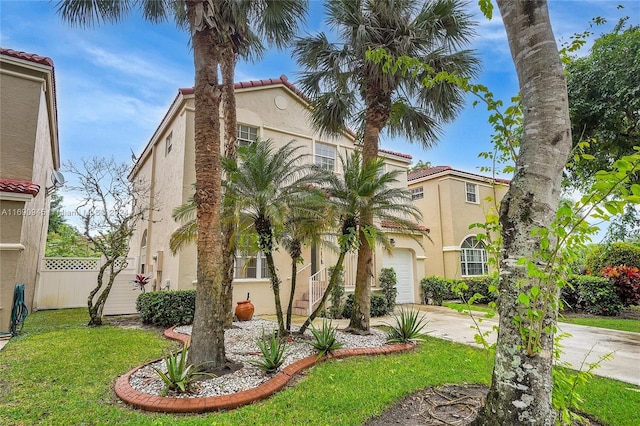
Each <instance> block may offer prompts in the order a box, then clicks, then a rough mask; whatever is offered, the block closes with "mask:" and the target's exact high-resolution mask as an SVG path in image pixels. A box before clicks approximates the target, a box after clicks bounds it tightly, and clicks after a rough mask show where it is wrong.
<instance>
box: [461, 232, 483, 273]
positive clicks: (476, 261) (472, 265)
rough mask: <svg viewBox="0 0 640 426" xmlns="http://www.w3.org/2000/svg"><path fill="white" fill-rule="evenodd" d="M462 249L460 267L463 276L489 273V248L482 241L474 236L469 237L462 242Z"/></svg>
mask: <svg viewBox="0 0 640 426" xmlns="http://www.w3.org/2000/svg"><path fill="white" fill-rule="evenodd" d="M460 249H461V250H460V269H461V271H462V276H463V277H464V276H470V275H486V274H488V273H489V265H487V259H488V256H487V250H486V249H485V247H484V243H483V242H482V241H480V240H478V239H477V238H476V237H474V236H471V237H468V238H467V239H465V240H464V241H463V242H462V244H461V245H460Z"/></svg>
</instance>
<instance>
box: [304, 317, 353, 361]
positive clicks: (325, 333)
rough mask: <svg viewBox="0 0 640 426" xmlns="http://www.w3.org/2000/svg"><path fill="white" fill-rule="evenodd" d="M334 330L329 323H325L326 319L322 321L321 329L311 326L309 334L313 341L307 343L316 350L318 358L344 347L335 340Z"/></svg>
mask: <svg viewBox="0 0 640 426" xmlns="http://www.w3.org/2000/svg"><path fill="white" fill-rule="evenodd" d="M336 330H337V329H336V328H333V327H331V321H327V320H326V319H325V320H323V321H322V328H321V329H317V328H316V327H315V326H314V325H313V324H311V334H313V337H314V339H315V341H313V342H308V343H309V344H310V345H311V346H313V347H314V348H316V350H317V351H318V358H320V357H322V356H324V355H327V354H329V353H331V352H333V351H335V350H336V349H340V348H341V347H343V346H344V344H343V343H340V342H338V340H337V339H336Z"/></svg>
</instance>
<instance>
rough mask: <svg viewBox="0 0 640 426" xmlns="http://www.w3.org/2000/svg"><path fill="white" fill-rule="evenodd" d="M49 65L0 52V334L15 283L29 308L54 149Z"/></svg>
mask: <svg viewBox="0 0 640 426" xmlns="http://www.w3.org/2000/svg"><path fill="white" fill-rule="evenodd" d="M57 119H58V117H57V107H56V89H55V78H54V67H53V61H52V60H51V59H49V58H46V57H42V56H38V55H34V54H29V53H25V52H18V51H15V50H11V49H4V48H0V123H2V125H1V126H0V331H8V330H9V325H10V319H11V311H12V304H13V296H14V287H15V285H16V284H24V285H25V287H24V290H25V291H24V302H25V304H26V306H27V308H28V309H29V310H31V308H32V305H33V299H34V294H35V286H36V282H37V274H38V264H39V261H40V259H41V258H42V256H43V255H44V249H45V242H46V238H47V225H48V221H49V201H50V197H49V194H50V192H51V190H52V189H54V188H53V187H54V184H59V180H60V179H61V178H60V175H59V174H58V173H57V170H58V169H59V168H60V151H59V145H58V122H57Z"/></svg>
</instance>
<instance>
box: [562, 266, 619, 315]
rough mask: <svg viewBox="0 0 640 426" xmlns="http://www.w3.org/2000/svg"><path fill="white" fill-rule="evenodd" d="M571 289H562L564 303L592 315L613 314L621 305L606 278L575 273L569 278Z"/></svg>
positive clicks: (617, 311)
mask: <svg viewBox="0 0 640 426" xmlns="http://www.w3.org/2000/svg"><path fill="white" fill-rule="evenodd" d="M569 284H570V285H571V286H572V287H573V289H563V294H562V297H563V298H568V299H569V300H566V299H565V302H566V304H568V305H570V306H571V307H572V308H573V309H574V310H578V311H584V312H586V313H589V314H592V315H606V316H615V315H618V314H619V313H620V310H621V309H622V307H623V305H622V303H621V302H620V298H619V297H618V295H617V294H616V290H615V287H614V285H613V282H611V281H610V280H609V279H607V278H602V277H594V276H589V275H575V276H573V277H571V278H569Z"/></svg>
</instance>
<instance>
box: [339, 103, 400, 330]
mask: <svg viewBox="0 0 640 426" xmlns="http://www.w3.org/2000/svg"><path fill="white" fill-rule="evenodd" d="M365 99H366V101H367V105H368V107H367V109H366V112H365V127H364V137H363V147H362V164H366V163H367V162H369V161H374V160H375V159H377V158H378V147H379V140H380V130H381V129H382V128H383V127H384V126H385V124H386V122H387V120H388V118H389V111H390V108H391V106H390V105H391V97H390V96H384V95H382V94H373V93H372V94H370V95H368V96H366V97H365ZM385 106H386V107H385ZM372 224H373V215H371V214H364V215H363V216H362V218H361V222H360V232H359V238H360V247H359V248H358V261H357V266H356V268H357V269H356V285H355V289H354V292H353V310H352V311H351V318H350V320H349V327H348V328H349V329H350V330H352V331H355V332H360V333H368V332H369V325H370V319H371V285H370V283H371V277H373V276H374V271H373V248H374V247H371V246H370V245H369V241H368V240H367V239H366V237H365V234H364V232H362V228H363V227H366V226H369V225H372Z"/></svg>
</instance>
